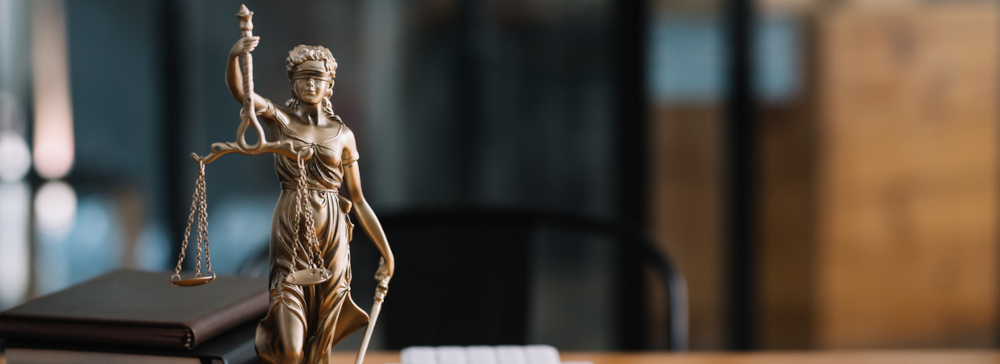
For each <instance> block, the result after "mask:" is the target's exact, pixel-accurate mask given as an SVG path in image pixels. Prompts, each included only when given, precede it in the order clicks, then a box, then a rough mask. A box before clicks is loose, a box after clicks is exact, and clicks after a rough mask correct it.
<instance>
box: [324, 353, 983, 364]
mask: <svg viewBox="0 0 1000 364" xmlns="http://www.w3.org/2000/svg"><path fill="white" fill-rule="evenodd" d="M354 355H355V353H343V354H341V353H337V354H334V358H333V363H345V364H346V363H353V362H354ZM560 356H561V357H562V360H564V361H591V362H594V364H842V363H843V364H882V363H886V364H889V363H891V364H925V363H927V364H929V363H947V364H978V363H983V364H986V363H990V364H1000V351H987V350H982V351H972V350H954V351H843V352H841V351H832V352H831V351H826V352H824V351H815V352H756V353H690V354H669V353H655V352H654V353H604V352H593V353H587V352H566V353H561V355H560ZM365 362H366V363H368V364H384V363H399V353H395V352H372V353H369V354H368V356H367V357H366V358H365Z"/></svg>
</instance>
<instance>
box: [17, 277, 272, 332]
mask: <svg viewBox="0 0 1000 364" xmlns="http://www.w3.org/2000/svg"><path fill="white" fill-rule="evenodd" d="M267 306H268V292H267V281H266V280H265V279H263V278H247V277H226V276H220V277H218V278H217V279H216V280H215V281H214V282H212V283H209V284H206V285H202V286H197V287H175V286H172V285H171V284H170V273H158V272H139V271H131V270H120V271H115V272H111V273H108V274H105V275H102V276H100V277H97V278H94V279H91V280H89V281H86V282H84V283H81V284H78V285H75V286H73V287H70V288H67V289H65V290H62V291H59V292H56V293H53V294H50V295H46V296H43V297H39V298H36V299H34V300H31V301H28V302H26V303H24V304H22V305H20V306H17V307H14V308H11V309H9V310H7V311H4V312H0V338H7V339H11V340H12V341H13V340H25V341H29V340H30V341H39V340H41V341H64V342H81V343H97V344H101V343H104V344H113V345H119V346H128V345H132V346H145V347H161V348H176V349H191V348H194V347H196V346H198V344H200V343H202V342H204V341H206V340H209V339H211V338H213V337H215V336H217V335H219V334H221V333H223V332H225V331H227V330H229V329H232V328H234V327H236V326H238V325H240V324H243V323H245V322H247V321H248V320H250V319H252V318H255V317H258V316H263V315H264V313H265V312H266V311H267Z"/></svg>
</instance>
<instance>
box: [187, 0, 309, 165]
mask: <svg viewBox="0 0 1000 364" xmlns="http://www.w3.org/2000/svg"><path fill="white" fill-rule="evenodd" d="M236 17H237V18H239V20H240V31H241V33H242V34H241V35H242V36H243V38H241V40H240V42H238V43H237V45H243V46H244V47H243V48H244V49H246V53H244V54H243V72H242V75H243V85H242V89H239V90H237V89H236V87H234V86H233V83H231V82H230V77H229V76H228V75H231V74H234V73H236V74H238V72H239V70H238V69H235V70H230V69H229V67H227V70H226V71H227V72H226V73H227V77H226V83H227V84H229V85H230V87H229V89H230V91H231V92H233V96H237V97H238V94H242V99H243V111H242V112H241V114H240V126H239V128H238V129H237V130H236V141H235V142H223V143H212V146H211V151H210V152H209V154H208V155H206V156H204V157H201V156H198V155H197V154H195V153H191V158H192V159H194V160H195V161H196V162H198V163H203V164H209V163H212V162H213V161H214V160H215V159H216V158H219V157H221V156H223V155H226V154H230V153H239V154H244V155H256V154H263V153H277V154H281V155H283V156H285V157H288V158H292V159H299V158H305V159H309V158H310V157H311V156H312V152H311V151H310V150H308V149H305V150H302V151H296V150H294V147H293V145H292V143H291V142H290V141H288V140H278V141H273V142H268V141H267V136H266V135H264V128H263V127H262V126H261V125H260V121H259V120H257V110H256V108H257V106H258V105H256V104H260V106H261V107H263V105H264V101H263V99H262V98H261V97H260V96H258V95H256V94H255V93H254V92H253V56H251V55H250V51H252V50H253V48H254V47H256V46H257V42H259V41H260V39H259V38H258V37H254V36H253V21H252V17H253V12H252V11H250V10H249V9H247V7H246V5H241V6H240V11H239V12H238V13H236ZM247 39H252V41H246V40H247ZM234 48H236V47H235V46H234ZM230 54H232V52H230ZM230 57H231V58H232V56H231V55H230ZM230 62H232V59H231V60H230ZM232 71H235V72H232ZM236 77H237V78H238V76H236ZM247 128H253V131H254V132H255V133H256V134H257V142H256V143H254V144H249V143H247V141H246V131H247Z"/></svg>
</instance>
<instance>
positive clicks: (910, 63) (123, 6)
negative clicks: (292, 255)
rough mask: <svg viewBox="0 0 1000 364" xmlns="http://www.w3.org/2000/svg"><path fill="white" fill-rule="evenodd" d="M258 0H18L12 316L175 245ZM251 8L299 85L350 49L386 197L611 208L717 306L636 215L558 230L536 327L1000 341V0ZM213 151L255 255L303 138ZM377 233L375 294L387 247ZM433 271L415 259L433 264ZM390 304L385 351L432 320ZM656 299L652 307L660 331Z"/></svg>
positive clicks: (6, 196) (391, 209)
mask: <svg viewBox="0 0 1000 364" xmlns="http://www.w3.org/2000/svg"><path fill="white" fill-rule="evenodd" d="M240 3H241V2H240V1H229V0H226V1H211V2H209V1H193V0H184V1H182V0H169V1H157V2H153V1H124V0H86V1H58V0H39V1H28V0H0V309H4V308H9V307H12V306H13V305H16V304H18V303H20V302H23V301H25V300H28V299H30V298H32V297H35V296H38V295H42V294H46V293H50V292H53V291H56V290H59V289H62V288H65V287H67V286H69V285H72V284H75V283H78V282H81V281H83V280H86V279H89V278H92V277H94V276H96V275H99V274H102V273H105V272H108V271H111V270H114V269H117V268H136V269H144V270H163V271H165V270H170V269H172V268H173V266H174V265H175V264H176V257H177V254H178V253H179V252H180V240H181V235H182V232H183V229H184V226H185V222H186V217H187V212H188V211H187V209H188V208H189V206H190V205H189V203H190V202H189V201H190V196H191V193H192V191H193V187H194V181H195V178H196V172H197V166H196V164H195V163H193V162H192V161H191V160H190V158H189V157H188V156H189V154H190V153H191V152H197V153H199V154H205V153H207V151H208V146H209V144H211V143H212V142H221V141H231V140H233V139H234V132H235V130H236V127H237V126H238V124H239V119H238V114H239V110H240V108H241V105H240V104H239V103H237V102H235V101H234V100H233V99H232V97H231V95H230V93H229V91H228V89H227V88H226V86H225V83H224V78H223V77H224V70H225V66H226V59H227V55H228V53H229V49H230V48H231V47H232V45H233V44H234V43H235V42H236V41H237V40H238V39H239V29H238V23H237V21H236V19H235V17H234V14H235V13H236V11H237V10H238V9H239V5H240ZM245 3H246V5H247V6H248V7H249V8H250V9H251V10H253V11H254V12H255V13H256V14H255V16H254V19H253V21H254V24H255V29H254V34H255V35H257V36H260V37H261V42H260V45H259V46H258V47H257V49H256V50H255V51H254V61H255V67H254V69H255V74H254V76H255V84H256V92H257V93H259V94H261V95H263V96H264V97H267V98H269V99H271V100H273V101H274V102H275V103H277V104H281V103H283V102H284V100H286V99H287V98H289V97H290V93H289V91H288V86H287V85H288V84H287V76H286V74H285V72H284V71H283V70H284V59H285V55H286V54H287V52H288V50H290V49H291V48H292V47H294V46H295V45H298V44H318V45H323V46H326V47H328V48H330V50H331V51H332V52H333V55H334V57H336V58H337V61H338V64H339V68H338V72H337V76H338V77H337V82H336V87H335V88H334V93H333V97H332V102H333V105H334V110H335V111H336V113H337V114H339V115H340V116H341V117H342V118H343V120H344V121H345V123H346V124H347V125H348V126H349V127H350V128H351V129H352V130H354V132H355V133H356V135H357V139H358V141H359V148H360V155H361V162H360V163H361V166H363V168H362V170H363V181H364V187H365V192H366V193H365V196H366V197H367V199H368V201H369V202H370V203H371V204H372V206H373V208H374V209H375V211H376V213H377V214H379V216H393V214H397V213H399V214H401V213H402V212H408V213H409V214H410V215H408V216H414V215H419V214H420V212H421V211H442V210H447V209H453V210H454V209H464V210H470V211H471V210H476V211H484V210H489V211H519V212H524V213H539V212H544V213H546V214H552V215H566V216H570V215H572V216H582V217H585V218H586V219H590V221H600V222H608V223H613V224H616V225H615V226H626V227H627V229H630V230H629V231H632V232H635V233H636V234H638V235H641V236H648V237H649V238H650V239H649V240H648V241H650V242H652V244H653V245H654V247H655V249H656V251H657V252H659V254H661V255H662V256H663V257H664V258H666V259H667V260H668V261H669V262H672V264H673V266H674V267H675V268H676V271H677V272H678V273H680V274H678V275H677V276H676V277H674V278H678V277H680V278H684V279H686V283H687V297H686V298H685V297H681V298H683V301H684V302H686V305H687V306H688V308H689V310H688V311H689V312H688V314H687V315H685V316H686V317H684V318H679V317H671V318H665V317H663V315H661V314H660V313H659V312H660V311H661V310H660V309H659V308H660V307H663V306H664V305H668V301H669V300H668V299H667V296H671V295H670V294H668V292H667V290H666V289H664V288H663V286H664V284H663V283H664V282H663V281H662V279H661V278H657V277H656V276H655V275H653V274H649V272H648V271H646V272H640V275H641V276H642V279H640V280H638V281H636V280H628V281H627V282H631V283H623V282H625V281H623V278H622V277H626V278H627V277H635V275H634V273H635V272H631V273H629V272H627V271H628V270H629V269H630V268H632V265H631V263H629V260H627V259H624V258H623V257H625V256H626V255H627V254H624V253H619V252H617V251H616V249H617V248H616V244H614V243H612V244H606V241H605V240H608V239H607V237H594V236H586V234H579V233H575V232H573V231H568V232H567V231H555V230H552V229H549V230H544V229H543V231H541V232H535V233H532V234H531V235H530V239H529V240H530V241H531V244H528V245H525V246H524V249H527V250H526V253H525V254H523V255H519V257H520V258H518V259H520V260H517V262H518V265H520V266H519V267H516V268H515V269H516V270H519V271H522V270H523V271H526V272H528V273H526V274H520V275H518V277H520V278H519V279H522V280H523V281H524V282H525V283H526V287H527V288H525V289H522V290H521V291H520V292H522V293H524V292H527V293H525V294H524V296H523V297H521V295H513V296H514V297H506V298H505V299H510V300H512V301H504V302H516V303H517V304H518V305H521V306H523V307H522V308H523V310H522V311H523V312H519V314H520V315H522V316H525V317H527V318H525V322H526V323H525V324H524V328H523V330H521V331H522V332H521V333H520V337H521V339H520V341H524V342H526V343H547V344H552V345H555V346H556V347H558V348H560V349H561V350H612V349H666V348H668V347H669V345H667V344H665V341H663V340H661V339H662V338H663V337H665V336H670V334H668V333H667V331H668V330H667V329H666V327H667V324H664V323H660V322H663V321H664V320H666V322H669V323H671V324H672V323H676V322H679V320H683V321H685V322H687V323H689V324H688V326H687V328H685V331H686V335H685V336H686V342H687V346H688V347H689V348H690V349H692V350H767V349H772V350H773V349H797V350H802V349H857V348H991V347H996V346H997V345H998V344H1000V336H998V332H1000V318H998V315H997V314H998V313H1000V300H998V299H1000V284H998V283H1000V282H998V278H1000V262H998V258H1000V251H998V236H997V223H998V221H1000V220H998V219H1000V216H998V204H1000V196H998V194H997V192H998V189H1000V183H998V182H1000V181H998V169H1000V158H998V157H1000V153H998V152H1000V148H998V147H1000V140H998V136H1000V128H998V126H1000V115H998V110H1000V109H998V100H1000V99H998V96H1000V95H998V94H997V92H998V87H1000V84H998V82H1000V78H998V72H997V71H998V68H1000V48H998V46H1000V16H998V15H1000V13H998V10H1000V9H998V6H1000V5H998V4H997V3H996V2H994V1H973V0H967V1H917V0H892V1H888V0H840V1H823V0H756V1H749V0H648V1H641V0H633V1H613V0H585V1H563V0H492V1H491V0H419V1H403V0H337V1H296V2H278V1H249V0H248V1H245ZM207 175H208V177H207V178H208V182H207V185H208V201H209V202H208V205H209V226H211V248H212V253H213V254H212V257H213V263H214V270H215V271H216V272H218V273H221V274H245V273H246V272H247V271H248V268H247V267H248V266H249V265H248V262H252V261H253V259H254V257H255V256H257V255H259V253H260V252H261V250H262V249H266V245H267V239H268V236H269V228H270V219H271V214H272V211H273V209H274V207H273V206H274V203H275V201H276V199H277V196H278V193H279V187H278V184H277V180H276V177H275V173H274V171H273V160H272V159H271V158H270V157H243V156H234V157H226V158H222V159H220V160H219V161H218V162H217V163H213V164H212V165H210V166H209V167H208V168H207ZM387 230H390V231H389V232H390V234H389V239H390V243H393V242H394V241H395V240H394V238H393V235H392V234H391V229H390V227H389V226H388V225H387ZM359 231H360V230H359ZM356 235H361V234H360V233H359V234H356ZM399 236H401V237H402V236H403V235H402V234H400V235H399ZM487 243H489V244H493V243H492V242H488V241H487V240H483V241H479V240H475V239H471V240H468V242H467V243H466V244H468V245H470V246H473V247H475V245H476V244H487ZM400 244H404V243H402V242H400ZM427 244H430V243H427ZM361 246H362V244H355V247H354V249H355V250H356V254H355V256H354V262H355V263H354V264H355V268H356V273H355V277H356V279H355V281H354V291H355V294H354V295H355V299H356V300H357V301H358V303H359V305H360V306H361V307H363V308H365V309H366V310H367V307H369V305H370V303H371V298H370V295H371V294H370V292H371V291H372V287H370V286H373V282H372V281H370V280H369V277H370V275H371V272H373V271H374V266H375V264H376V261H377V255H375V254H374V252H373V249H371V248H370V247H369V248H363V247H361ZM365 246H367V245H365ZM400 246H401V248H400V251H407V250H406V245H400ZM420 246H421V247H422V246H423V245H420ZM431 246H432V245H426V247H428V249H425V250H427V251H425V252H424V253H423V254H425V255H424V256H419V255H414V256H410V255H401V254H397V257H396V258H397V261H400V262H404V261H407V260H408V258H409V259H411V260H413V259H427V257H434V256H437V254H438V252H435V251H434V250H433V248H429V247H431ZM609 246H610V247H609ZM501 248H502V247H501ZM366 249H367V250H366ZM394 249H396V248H395V245H394ZM414 254H418V253H414ZM189 256H191V255H190V254H189ZM452 263H453V262H451V261H448V260H447V259H443V258H442V259H441V261H435V262H434V264H437V265H440V266H448V265H449V264H452ZM400 264H402V263H400ZM251 268H252V267H251ZM417 269H418V268H412V269H411V270H410V271H409V272H407V271H405V270H402V269H401V270H398V271H397V273H399V276H400V277H404V276H406V275H409V277H419V278H421V279H425V278H426V277H431V276H430V275H422V273H421V271H419V270H417ZM507 269H510V268H507ZM251 270H252V269H251ZM630 274H631V275H630ZM442 277H444V278H443V279H445V280H447V277H449V276H448V275H443V276H442ZM400 279H402V278H400ZM410 279H411V280H416V278H410ZM395 281H396V280H394V282H395ZM477 282H478V281H476V282H473V284H478V283H477ZM399 284H400V286H404V285H405V283H404V282H400V283H399ZM428 284H431V283H428ZM486 287H489V286H486ZM623 287H624V289H623ZM636 290H638V292H639V293H641V294H638V295H636V292H635V291H636ZM626 291H628V292H626ZM400 292H404V291H400ZM441 292H444V291H441ZM674 293H676V292H674ZM429 296H430V297H427V298H425V300H437V301H429V302H437V303H436V304H439V305H447V304H448V303H449V302H452V301H458V300H462V299H464V298H466V297H465V296H462V295H457V294H456V295H449V294H448V293H442V294H436V295H429ZM505 296H510V295H505ZM399 297H403V294H402V293H400V296H399ZM672 297H674V298H676V295H673V296H672ZM392 299H393V298H392V294H390V298H389V299H388V300H387V301H386V302H387V303H386V306H385V307H386V309H385V311H384V312H385V314H386V315H387V316H386V318H385V320H386V322H385V323H384V325H385V328H384V330H388V331H382V330H377V335H376V338H375V342H374V343H373V347H374V349H379V348H382V349H385V348H390V349H391V348H398V346H399V345H402V344H398V343H406V342H413V340H411V341H405V340H403V341H399V340H397V339H394V338H393V336H392V335H393V334H392V332H393V331H392V330H395V329H393V328H394V327H395V328H399V327H406V326H408V325H409V326H416V327H421V328H422V327H425V326H420V325H424V324H420V325H415V324H412V322H415V321H412V320H414V319H413V317H415V316H416V315H420V313H419V312H417V313H413V314H409V316H407V315H401V314H398V313H397V314H393V313H392V312H393V308H392ZM637 302H638V303H637ZM400 305H402V303H401V304H400ZM672 306H677V304H676V303H674V304H673V305H672ZM401 311H404V312H405V310H404V309H397V312H401ZM632 311H635V312H638V313H635V314H631V313H629V312H632ZM623 312H625V313H624V314H623ZM629 315H633V316H629ZM626 316H627V317H632V318H633V319H636V320H639V321H648V322H650V323H649V324H647V325H645V326H641V328H640V329H641V330H644V335H643V336H642V337H641V338H639V339H636V338H635V337H634V336H631V335H632V331H634V330H637V329H636V327H638V326H628V325H622V324H620V321H621V317H626ZM408 317H409V318H408ZM451 319H452V320H456V318H451ZM461 319H462V318H458V320H461ZM407 320H411V321H407ZM379 325H383V323H382V321H380V322H379ZM380 328H381V326H380ZM387 332H388V333H387ZM404 332H405V330H404ZM419 334H420V332H419V331H417V332H416V333H411V335H419ZM675 334H676V333H675ZM351 340H353V341H349V342H348V343H346V344H342V345H341V346H339V349H342V350H354V348H356V345H357V344H356V342H358V341H360V339H359V338H357V337H353V338H352V339H351ZM636 340H639V341H641V342H637V341H636ZM493 341H495V342H480V343H481V344H498V343H509V342H505V339H496V340H493ZM452 343H456V342H449V341H448V340H445V339H442V340H439V341H438V342H430V343H429V344H437V345H440V344H452ZM459 344H466V343H459Z"/></svg>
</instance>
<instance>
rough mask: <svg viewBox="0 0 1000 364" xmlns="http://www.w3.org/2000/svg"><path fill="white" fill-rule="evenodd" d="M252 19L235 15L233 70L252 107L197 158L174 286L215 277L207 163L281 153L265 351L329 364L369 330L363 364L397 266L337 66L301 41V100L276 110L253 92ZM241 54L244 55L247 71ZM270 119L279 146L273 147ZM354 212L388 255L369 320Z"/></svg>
mask: <svg viewBox="0 0 1000 364" xmlns="http://www.w3.org/2000/svg"><path fill="white" fill-rule="evenodd" d="M252 16H253V12H251V11H250V10H248V9H247V7H246V5H243V6H241V7H240V11H239V13H237V14H236V17H237V18H238V19H239V21H240V30H241V31H242V38H241V39H240V40H239V41H237V42H236V44H235V45H234V46H233V48H232V50H231V51H230V54H229V63H228V64H227V66H226V84H227V85H228V86H229V90H230V91H231V92H232V93H233V96H234V97H235V98H236V99H237V100H240V101H241V102H242V104H243V110H242V111H241V115H240V125H239V128H238V129H237V134H236V141H234V142H224V143H214V144H212V146H211V151H210V153H209V154H208V155H205V156H198V155H197V154H194V153H192V154H191V158H192V159H194V161H195V162H197V163H198V167H199V170H198V179H197V181H196V182H195V192H194V195H193V196H192V202H191V212H190V214H189V215H188V221H187V229H186V230H185V231H184V240H183V243H182V248H181V253H180V257H179V258H178V261H177V267H176V268H175V270H174V275H173V276H171V278H170V283H171V284H173V285H175V286H181V287H192V286H198V285H202V284H206V283H209V282H211V281H213V280H215V273H214V272H212V260H211V253H210V252H209V249H208V210H207V206H206V203H205V190H206V188H205V166H206V165H207V164H209V163H212V162H213V161H215V160H216V159H217V158H219V157H221V156H223V155H226V154H231V153H239V154H244V155H258V154H274V164H275V170H276V171H277V174H278V178H279V180H280V182H281V188H282V191H281V195H280V197H279V198H278V204H277V207H276V208H275V210H274V216H273V218H272V223H271V238H270V243H269V244H270V258H269V259H270V272H269V289H270V306H269V308H268V313H267V316H266V317H265V318H264V319H263V320H262V321H261V322H260V324H259V325H258V326H257V336H256V339H255V346H256V349H257V354H258V355H259V356H260V358H261V359H262V360H263V361H264V362H266V363H328V362H329V360H330V359H329V355H330V351H331V350H332V348H333V347H334V346H335V345H336V344H337V343H338V342H340V341H341V340H342V339H343V338H344V337H346V336H348V335H350V334H351V333H353V332H355V331H357V330H359V329H360V328H361V327H363V326H366V325H367V329H366V330H365V334H364V337H363V339H362V342H361V347H360V349H359V350H358V356H357V359H356V360H355V363H356V364H361V363H362V362H363V360H364V356H365V351H366V350H367V347H368V342H369V340H370V339H371V335H372V331H373V329H374V327H375V320H376V319H377V318H378V314H379V311H380V309H381V305H382V301H383V300H384V298H385V294H386V292H387V291H388V289H389V279H390V278H391V277H392V274H393V269H394V260H393V256H392V251H391V250H390V249H389V245H388V242H387V241H386V238H385V233H384V232H383V231H382V227H381V225H380V224H379V221H378V218H377V217H376V216H375V214H374V213H373V212H372V209H371V207H370V206H369V205H368V203H367V202H366V201H365V199H364V196H363V194H362V192H361V182H360V181H361V179H360V172H359V171H358V163H357V160H358V153H357V144H356V142H355V140H354V134H353V133H352V132H351V130H350V129H348V128H347V126H345V125H344V123H343V122H342V121H341V120H340V117H338V116H337V115H335V114H334V113H333V108H332V106H331V104H330V100H329V98H330V95H331V93H332V90H333V84H334V77H335V76H336V69H337V61H336V60H335V59H334V58H333V55H332V54H331V53H330V51H329V50H328V49H326V48H324V47H321V46H305V45H299V46H297V47H295V48H294V49H292V51H291V52H289V54H288V58H287V59H286V71H287V72H288V76H289V81H290V86H291V91H292V98H291V99H290V100H288V102H286V103H285V106H284V107H278V106H275V105H273V104H272V103H271V101H270V100H268V99H265V98H263V97H261V96H260V95H257V94H255V93H254V92H253V57H252V56H251V55H250V52H251V51H252V50H253V49H254V48H255V47H256V46H257V42H258V41H259V38H258V37H254V36H253V23H252V22H251V17H252ZM239 57H242V58H243V64H242V72H241V70H240V65H239V61H238V58H239ZM258 117H259V118H258ZM261 120H263V121H264V122H265V124H266V126H267V127H268V129H269V135H270V136H271V137H272V138H274V140H273V141H268V139H267V137H266V135H265V134H264V128H263V126H262V125H261V122H260V121H261ZM247 129H252V130H253V131H254V133H256V135H257V142H256V143H253V144H250V143H247V141H246V138H245V133H246V131H247ZM341 185H346V187H347V190H348V194H347V197H344V196H341V195H340V194H339V192H338V191H339V188H340V187H341ZM352 206H353V207H354V211H355V212H354V213H355V216H356V217H357V218H358V222H359V224H360V225H361V228H362V230H364V232H365V233H366V234H367V235H368V236H369V237H370V238H371V240H372V241H373V242H375V245H376V247H377V248H378V249H379V251H380V252H381V254H382V259H381V261H380V264H379V269H378V272H377V273H376V275H375V280H376V281H378V286H377V287H376V290H375V304H374V305H373V306H372V309H371V316H370V317H369V315H368V314H366V313H365V312H364V311H363V310H361V309H360V308H358V307H357V305H355V304H354V301H353V300H352V299H351V295H350V283H351V265H350V264H351V262H350V249H349V246H348V244H349V243H350V240H351V235H352V230H353V227H354V224H353V223H351V220H350V218H349V217H348V215H347V214H348V212H350V211H351V208H352ZM196 217H197V221H198V224H197V230H196V232H197V235H196V239H195V240H196V241H195V245H196V250H197V260H196V263H195V275H194V277H193V278H187V279H182V278H181V274H180V273H181V264H182V263H183V261H184V257H185V252H186V251H187V247H188V238H189V237H190V235H191V227H192V224H193V222H194V221H195V218H196ZM203 250H204V256H205V259H204V261H205V269H206V274H204V275H203V274H202V273H201V264H202V251H203Z"/></svg>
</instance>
